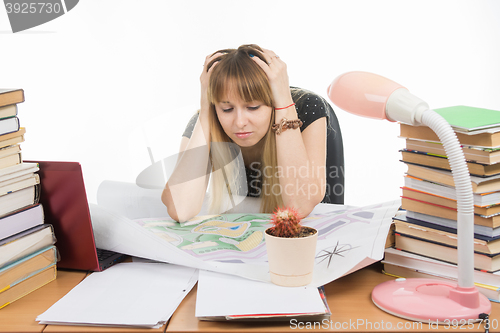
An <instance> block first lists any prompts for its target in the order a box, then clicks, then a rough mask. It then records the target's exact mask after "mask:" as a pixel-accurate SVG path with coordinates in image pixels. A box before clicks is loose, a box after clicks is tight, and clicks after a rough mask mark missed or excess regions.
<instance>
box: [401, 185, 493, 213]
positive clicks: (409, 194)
mask: <svg viewBox="0 0 500 333" xmlns="http://www.w3.org/2000/svg"><path fill="white" fill-rule="evenodd" d="M402 189H403V198H410V199H414V200H420V201H422V202H428V203H433V204H436V205H439V206H444V207H448V208H453V209H457V201H456V200H453V199H450V198H447V197H443V196H439V195H435V194H432V193H428V192H424V191H418V190H415V189H412V188H409V187H406V186H404V187H402ZM499 213H500V204H494V205H488V206H477V205H474V214H478V215H484V216H490V215H495V214H499Z"/></svg>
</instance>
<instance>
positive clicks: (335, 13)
mask: <svg viewBox="0 0 500 333" xmlns="http://www.w3.org/2000/svg"><path fill="white" fill-rule="evenodd" d="M248 43H255V44H259V45H260V46H262V47H264V48H269V49H272V50H274V51H275V52H276V53H277V54H278V55H280V57H281V59H282V60H284V61H285V62H286V63H287V65H288V69H289V76H290V83H291V84H292V85H296V86H300V87H304V88H307V89H309V90H312V91H315V92H317V93H319V94H320V95H323V96H325V97H326V89H327V87H328V85H329V84H330V83H331V81H332V80H333V79H334V78H335V77H336V76H337V75H339V74H341V73H344V72H347V71H353V70H362V71H369V72H373V73H377V74H380V75H382V76H385V77H388V78H390V79H392V80H394V81H396V82H399V83H400V84H402V85H403V86H405V87H407V88H408V89H409V90H410V92H412V93H413V94H415V95H417V96H419V97H420V98H422V99H424V100H426V101H427V102H428V103H429V105H430V106H431V107H433V108H438V107H445V106H452V105H461V104H463V105H470V106H476V107H484V108H490V109H497V110H500V94H499V92H500V61H499V59H500V46H499V43H500V1H481V0H470V1H459V0H452V1H442V0H432V1H425V0H418V1H402V0H397V1H352V0H351V1H326V0H317V1H315V0H307V1H305V0H302V1H297V0H287V1H259V0H252V1H234V0H231V1H215V0H214V1H206V0H200V1H194V0H192V1H186V0H182V1H178V0H177V1H152V0H143V1H139V0H136V1H132V0H127V1H126V0H100V1H98V0H82V1H80V3H79V4H78V5H77V6H76V7H75V8H74V9H73V10H71V11H70V12H68V13H67V14H66V15H64V16H62V17H60V18H58V19H55V20H54V21H52V22H49V23H46V24H44V25H41V26H39V27H35V28H32V29H30V30H28V31H25V32H20V33H16V34H13V33H12V32H11V30H10V25H9V22H8V18H7V14H6V12H5V9H4V7H1V8H0V87H3V88H23V89H24V90H25V96H26V102H25V103H23V104H21V105H20V107H19V118H20V120H21V125H22V126H24V127H26V130H27V133H26V141H25V142H24V143H23V144H22V146H21V147H22V150H23V153H24V159H38V160H67V161H79V162H80V163H81V164H82V166H83V170H84V177H85V182H86V186H87V191H88V196H89V199H90V201H91V202H94V201H95V195H96V191H97V188H98V186H99V184H100V183H101V182H102V181H103V180H118V181H126V182H134V181H135V178H136V176H137V175H138V174H139V172H140V171H142V170H143V169H144V168H145V167H147V166H148V165H149V164H150V162H151V161H150V158H149V155H148V154H147V147H148V146H149V147H151V148H152V151H153V157H154V159H155V160H159V159H162V158H164V157H167V156H170V155H172V154H175V153H176V152H177V149H178V146H179V143H180V138H181V134H182V132H183V129H184V126H185V124H186V122H187V121H188V119H189V118H190V117H191V115H192V114H193V113H194V112H195V111H196V110H197V108H198V101H199V75H200V73H201V70H202V65H203V62H204V59H205V56H206V55H207V54H209V53H212V52H214V51H216V50H218V49H222V48H236V47H238V46H239V45H241V44H248ZM334 109H335V110H336V113H337V116H338V118H339V121H340V125H341V128H342V134H343V138H344V149H345V160H346V168H345V169H346V170H345V173H346V174H345V176H346V192H345V195H346V196H345V202H346V204H350V205H367V204H371V203H377V202H381V201H387V200H393V199H396V198H398V197H399V195H400V189H399V187H400V186H401V185H402V183H403V174H404V172H405V167H404V165H403V164H402V163H401V162H399V161H398V160H399V158H400V155H399V152H398V150H399V149H401V148H402V147H403V146H404V141H403V140H402V139H399V138H397V136H398V132H399V127H398V125H397V124H394V123H389V122H387V121H375V120H369V119H362V118H359V117H357V116H354V115H351V114H348V113H346V112H344V111H342V110H339V109H338V108H336V107H335V106H334Z"/></svg>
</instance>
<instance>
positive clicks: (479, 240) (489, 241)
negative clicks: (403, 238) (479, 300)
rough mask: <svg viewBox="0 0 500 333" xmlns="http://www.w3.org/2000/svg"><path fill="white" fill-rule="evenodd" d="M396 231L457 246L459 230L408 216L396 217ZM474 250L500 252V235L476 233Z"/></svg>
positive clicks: (487, 252)
mask: <svg viewBox="0 0 500 333" xmlns="http://www.w3.org/2000/svg"><path fill="white" fill-rule="evenodd" d="M394 225H395V232H397V233H400V234H405V235H409V236H414V237H418V238H422V239H427V240H429V241H432V242H438V243H442V244H447V245H451V246H457V230H456V229H453V228H447V227H443V226H439V225H435V224H432V223H426V222H423V221H417V220H414V219H410V218H408V219H407V218H406V217H396V218H395V219H394ZM474 251H476V252H481V253H485V254H494V253H500V237H486V236H483V235H474Z"/></svg>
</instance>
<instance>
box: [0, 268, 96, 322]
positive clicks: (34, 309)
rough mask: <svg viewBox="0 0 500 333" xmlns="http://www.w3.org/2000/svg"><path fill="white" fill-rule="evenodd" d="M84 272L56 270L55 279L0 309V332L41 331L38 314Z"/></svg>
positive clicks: (69, 288)
mask: <svg viewBox="0 0 500 333" xmlns="http://www.w3.org/2000/svg"><path fill="white" fill-rule="evenodd" d="M85 276H87V273H86V272H76V271H73V272H72V271H58V272H57V279H55V280H54V281H52V282H50V283H48V284H47V285H45V286H43V287H42V288H40V289H38V290H35V291H34V292H32V293H31V294H29V295H27V296H24V297H23V298H21V299H19V300H17V301H15V302H14V303H12V304H9V305H7V306H6V307H5V308H3V309H1V310H0V332H42V331H43V330H44V329H45V325H40V324H38V322H36V321H35V319H36V317H37V316H38V315H39V314H42V313H43V312H45V311H46V310H47V309H48V308H50V307H51V306H52V304H54V303H55V302H57V301H58V300H59V299H60V298H61V297H63V296H64V295H66V294H67V293H68V292H69V291H70V290H71V289H73V287H74V286H76V285H77V284H78V283H80V282H81V281H82V280H83V279H84V278H85Z"/></svg>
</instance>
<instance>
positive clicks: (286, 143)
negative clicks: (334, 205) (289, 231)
mask: <svg viewBox="0 0 500 333" xmlns="http://www.w3.org/2000/svg"><path fill="white" fill-rule="evenodd" d="M283 117H284V118H286V119H288V120H294V119H297V112H296V110H295V107H290V108H288V109H286V110H276V120H275V123H279V122H280V121H281V119H282V118H283ZM324 119H325V118H320V119H318V120H317V121H316V122H314V123H313V124H310V125H309V127H308V128H307V129H306V130H304V132H303V133H301V132H300V130H299V129H289V130H286V131H284V132H282V133H281V134H280V135H276V150H277V159H278V172H280V178H279V179H280V188H281V196H282V198H283V203H284V204H285V206H293V207H295V208H296V209H297V210H298V211H299V213H300V214H301V216H303V217H304V216H307V215H309V213H310V212H311V211H312V210H313V209H314V207H315V206H316V205H317V204H318V203H319V202H321V200H322V199H323V197H324V194H325V190H326V167H325V163H326V122H325V120H324ZM322 129H323V130H324V131H323V133H321V132H322ZM311 132H314V133H313V134H314V135H310V134H311ZM309 140H311V141H309ZM312 140H314V141H312Z"/></svg>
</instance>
